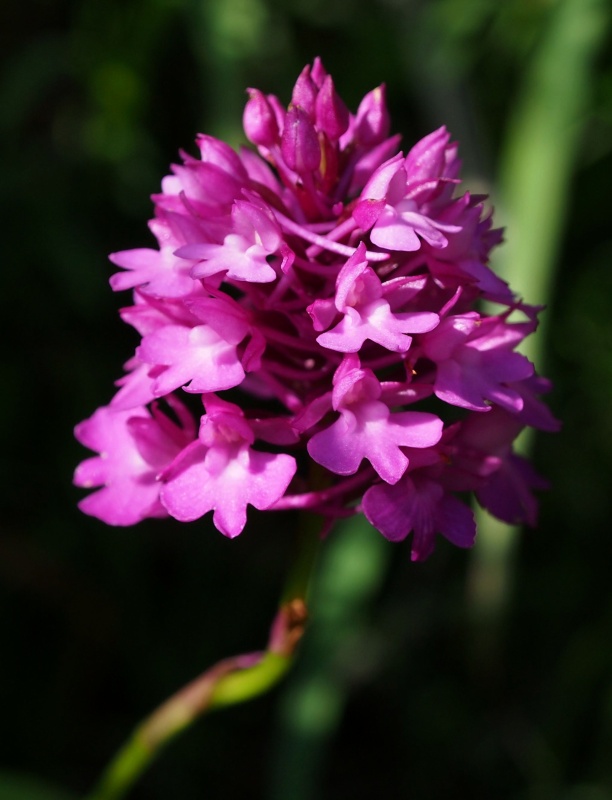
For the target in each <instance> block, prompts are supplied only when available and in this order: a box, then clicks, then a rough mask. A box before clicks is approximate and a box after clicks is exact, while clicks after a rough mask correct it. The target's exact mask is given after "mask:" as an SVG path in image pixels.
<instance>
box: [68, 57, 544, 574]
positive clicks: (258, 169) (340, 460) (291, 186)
mask: <svg viewBox="0 0 612 800" xmlns="http://www.w3.org/2000/svg"><path fill="white" fill-rule="evenodd" d="M243 123H244V130H245V134H246V137H247V139H248V140H249V141H250V142H251V145H252V146H251V147H245V148H244V149H242V150H241V151H240V152H236V151H234V150H233V149H232V148H230V147H229V146H228V145H227V144H225V143H223V142H221V141H219V140H217V139H215V138H213V137H211V136H199V137H198V139H197V146H198V150H199V154H198V156H197V157H194V156H191V155H187V154H183V155H182V161H181V163H180V164H177V165H175V166H173V167H172V172H171V175H169V176H168V177H166V178H164V180H163V182H162V189H161V192H160V193H159V194H156V195H155V196H154V197H153V202H154V206H155V213H154V219H153V220H152V221H151V223H150V230H151V232H152V234H153V236H154V237H155V240H156V246H155V247H151V248H139V249H134V250H128V251H123V252H119V253H114V254H113V255H112V256H111V261H112V262H113V263H114V264H115V265H116V266H118V267H119V268H120V270H121V271H119V272H118V273H116V274H115V275H114V276H113V277H112V278H111V286H112V288H113V289H115V290H125V289H132V290H133V293H134V298H133V304H132V305H131V306H129V307H127V308H125V309H124V310H123V311H122V318H123V319H124V320H125V321H126V322H127V323H128V324H130V325H131V326H133V327H134V328H135V329H136V331H137V332H138V334H139V335H140V336H141V342H140V344H139V346H138V347H137V348H136V351H135V353H134V354H133V356H132V357H131V359H130V360H129V361H128V363H127V368H126V374H125V375H124V376H123V377H121V378H120V379H119V381H118V386H119V389H118V391H117V393H116V394H115V396H114V398H113V399H112V400H111V401H110V403H109V404H108V405H107V406H104V407H103V408H100V409H98V410H97V411H96V412H95V413H94V414H93V416H92V417H90V418H89V419H88V420H86V421H84V422H82V423H80V425H78V426H77V428H76V437H77V439H78V440H79V441H80V442H81V443H82V444H83V445H84V446H86V447H88V448H89V449H90V450H92V451H94V453H97V455H94V456H93V457H90V458H88V459H87V460H85V461H84V462H83V463H82V464H81V465H80V466H79V467H78V468H77V470H76V473H75V479H74V480H75V483H76V484H77V485H78V486H81V487H85V488H89V489H93V490H94V491H93V493H91V494H89V495H88V496H87V497H85V499H83V500H82V501H81V503H80V507H81V509H82V510H83V511H84V512H85V513H87V514H91V515H93V516H96V517H98V518H100V519H101V520H103V521H104V522H106V523H108V524H111V525H132V524H134V523H136V522H138V521H140V520H142V519H145V518H147V517H160V516H165V515H170V516H172V517H174V518H176V519H178V520H181V521H190V520H195V519H198V518H200V517H203V516H204V515H206V514H209V513H211V514H212V520H213V523H214V525H215V526H216V527H217V529H218V530H219V531H220V532H221V533H222V534H224V535H225V536H228V537H234V536H237V535H238V534H240V533H241V532H242V530H243V528H244V526H245V524H246V521H247V509H248V506H253V507H254V508H256V509H259V510H265V511H267V512H272V511H278V510H283V509H309V510H312V511H316V512H318V513H320V514H322V515H323V516H324V517H326V518H328V520H329V521H330V522H331V521H333V520H334V519H335V518H337V517H343V516H346V515H348V514H352V513H359V512H363V513H364V514H365V515H366V517H367V518H368V520H369V521H370V522H371V523H372V525H373V526H374V527H375V528H377V529H378V530H379V531H380V532H381V533H382V534H383V535H384V536H386V537H387V538H388V539H390V540H391V541H398V540H402V539H405V538H406V537H407V536H408V535H409V534H411V533H412V558H413V559H415V560H421V559H424V558H426V557H427V556H428V555H429V554H430V553H431V552H432V550H433V547H434V542H435V537H436V535H437V534H441V535H443V536H444V537H445V538H447V539H448V540H450V541H451V542H453V543H454V544H456V545H458V546H459V547H469V546H470V545H472V543H473V541H474V536H475V533H476V530H475V521H474V516H473V514H472V512H471V510H470V508H469V502H467V500H468V496H469V495H470V494H473V495H474V496H475V497H476V498H477V500H478V501H479V502H480V503H481V504H482V505H483V506H485V507H486V508H488V509H489V510H490V511H491V512H492V513H493V514H494V515H496V516H497V517H499V518H500V519H502V520H504V521H506V522H511V523H517V522H526V523H529V524H534V523H535V519H536V501H535V499H534V497H533V495H532V490H533V489H534V488H540V487H541V485H542V480H541V479H540V478H539V477H538V476H537V475H535V473H534V471H533V469H532V468H531V467H530V465H529V464H528V463H527V462H526V461H525V460H524V459H522V458H519V457H518V456H517V455H516V454H515V453H514V452H513V448H512V445H513V442H514V440H515V439H516V437H517V436H518V434H519V433H520V432H521V430H522V429H523V428H524V427H525V426H534V427H537V428H541V429H543V430H548V431H553V430H556V429H557V427H558V423H557V422H556V420H555V419H554V418H553V417H552V415H551V414H550V412H549V411H548V409H547V408H546V406H545V404H544V403H543V402H542V400H541V399H540V395H542V394H543V393H545V392H546V391H548V389H549V388H550V387H549V384H548V382H547V381H546V380H544V379H543V378H540V377H538V376H537V375H536V373H535V371H534V367H533V365H532V364H531V363H530V362H529V361H528V359H527V358H526V357H525V356H523V355H521V354H520V353H519V352H517V347H518V346H519V345H520V343H521V341H522V340H523V339H524V338H525V337H526V336H527V335H529V334H530V333H532V332H533V331H534V329H535V327H536V319H537V314H538V311H539V309H536V308H533V307H530V306H527V305H526V304H524V303H523V302H522V301H520V300H519V299H518V298H516V297H515V296H514V294H513V293H512V291H511V289H510V288H509V287H508V286H507V285H506V284H505V283H504V282H503V281H502V280H501V279H500V278H499V277H498V276H496V275H495V274H494V273H493V272H492V271H491V269H490V267H489V263H488V259H489V254H490V251H491V249H492V248H493V247H494V246H495V245H497V244H498V243H499V242H500V241H501V231H500V230H499V229H495V228H494V227H493V225H492V220H491V215H490V213H489V211H487V210H486V208H485V204H484V199H483V198H482V197H475V196H472V195H470V193H469V192H462V191H461V188H460V179H459V171H460V162H459V160H458V156H457V145H456V143H454V142H452V140H451V136H450V134H449V133H448V131H447V130H446V129H445V128H444V127H442V128H439V129H438V130H436V131H434V132H433V133H431V134H429V135H428V136H426V137H425V138H423V139H422V140H421V141H419V142H417V143H416V144H415V145H414V146H413V147H412V148H410V149H408V150H407V152H405V151H400V150H399V138H398V137H397V136H394V135H390V132H389V114H388V111H387V106H386V102H385V90H384V87H383V86H381V87H378V88H377V89H374V90H373V91H371V92H370V93H369V94H367V95H366V96H365V97H364V99H363V100H362V102H361V103H360V105H359V107H358V109H357V111H356V113H351V112H350V111H349V110H348V109H347V107H346V105H345V104H344V103H343V101H342V99H341V98H340V97H339V95H338V93H337V92H336V89H335V87H334V83H333V80H332V78H331V76H330V75H329V74H327V72H326V71H325V69H324V67H323V65H322V63H321V62H320V60H318V59H317V60H315V62H314V64H313V65H312V67H310V66H307V67H306V68H305V69H304V70H303V71H302V73H301V75H300V76H299V78H298V80H297V82H296V84H295V87H294V90H293V94H292V98H291V102H290V104H289V106H288V108H285V107H283V105H282V103H281V102H280V100H279V99H278V98H277V97H275V96H273V95H265V94H264V93H263V92H261V91H259V90H257V89H249V90H248V100H247V102H246V107H245V110H244V118H243ZM482 301H488V307H490V304H495V308H497V309H498V313H496V314H485V313H484V312H483V311H482V310H481V309H482V305H483V304H482ZM228 392H231V394H230V395H229V396H228V394H227V393H228ZM243 401H244V403H243ZM313 468H314V470H315V471H317V472H318V474H317V479H316V481H313V482H312V483H311V479H312V474H313Z"/></svg>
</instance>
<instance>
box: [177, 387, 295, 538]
mask: <svg viewBox="0 0 612 800" xmlns="http://www.w3.org/2000/svg"><path fill="white" fill-rule="evenodd" d="M205 405H206V414H205V416H203V417H202V422H201V425H200V433H199V437H198V440H197V441H195V442H193V443H192V444H191V445H189V447H187V448H186V449H185V450H184V451H183V452H182V453H181V454H180V455H179V456H178V457H177V458H176V459H175V460H174V462H173V463H172V464H171V466H170V467H169V468H168V469H167V470H166V471H165V472H164V473H163V475H162V479H163V481H164V486H163V488H162V491H161V498H162V502H163V504H164V506H165V508H166V509H167V510H168V512H169V513H170V514H171V515H172V516H173V517H175V518H176V519H178V520H181V521H182V522H190V521H192V520H195V519H199V518H200V517H202V516H203V515H204V514H206V513H208V512H209V511H212V512H213V522H214V524H215V526H216V528H217V529H218V530H219V531H220V532H221V533H223V534H224V535H225V536H228V537H230V538H233V537H234V536H238V534H239V533H241V532H242V529H243V528H244V526H245V524H246V518H247V513H246V510H247V505H249V504H250V505H252V506H254V507H255V508H258V509H262V510H263V509H266V508H269V507H270V506H271V505H273V504H274V503H275V502H276V501H277V500H279V499H280V498H281V497H282V496H283V494H284V493H285V491H286V489H287V487H288V486H289V483H290V482H291V479H292V478H293V476H294V474H295V471H296V463H295V459H294V458H293V457H291V456H289V455H285V454H282V453H281V454H273V453H263V452H259V451H258V450H254V449H253V447H252V446H251V445H252V444H253V442H254V439H255V436H254V433H253V430H252V429H251V427H250V426H249V423H248V422H247V420H246V419H245V418H244V415H243V413H242V411H241V410H240V408H238V406H235V405H233V404H232V403H227V402H224V401H222V400H220V399H219V398H216V397H214V396H213V395H210V396H208V397H207V398H206V399H205Z"/></svg>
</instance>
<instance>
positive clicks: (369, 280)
mask: <svg viewBox="0 0 612 800" xmlns="http://www.w3.org/2000/svg"><path fill="white" fill-rule="evenodd" d="M365 252H366V250H365V245H364V244H363V242H361V244H360V245H359V247H358V248H357V250H356V251H355V254H354V255H352V256H351V257H350V258H349V260H348V261H347V262H346V264H345V265H344V267H342V269H341V270H340V274H339V275H338V279H337V281H336V296H335V298H334V302H333V305H332V303H331V301H330V300H316V301H315V302H314V303H313V304H312V305H311V306H309V307H308V309H307V311H308V313H309V314H310V316H311V317H312V320H313V326H314V329H315V330H317V331H320V330H324V329H325V328H327V327H329V325H330V324H331V322H332V321H333V320H334V318H335V317H337V313H338V312H339V313H341V314H343V317H342V319H341V320H340V321H339V322H338V323H337V324H336V325H335V326H334V327H333V328H331V330H329V331H327V332H326V333H322V334H321V335H320V336H317V342H318V343H319V344H320V345H322V346H323V347H328V348H329V349H330V350H337V351H339V352H341V353H357V352H359V350H360V349H361V346H362V345H363V343H364V342H365V341H366V339H369V340H370V341H372V342H376V343H377V344H380V345H382V347H385V348H387V350H392V351H394V352H396V353H405V352H406V351H407V350H408V348H409V347H410V343H411V341H412V339H411V337H410V336H407V334H408V333H423V332H425V331H430V330H432V329H433V328H435V327H436V325H437V324H438V322H439V319H440V318H439V317H438V315H437V314H432V313H429V312H426V311H416V312H400V313H394V312H392V311H391V307H390V305H389V301H388V300H387V299H386V298H385V297H384V285H383V284H382V283H381V281H380V279H379V278H378V276H377V275H376V273H375V272H374V270H373V269H372V268H371V267H370V266H368V262H367V260H366V258H365Z"/></svg>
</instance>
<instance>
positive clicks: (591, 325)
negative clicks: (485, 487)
mask: <svg viewBox="0 0 612 800" xmlns="http://www.w3.org/2000/svg"><path fill="white" fill-rule="evenodd" d="M609 17H610V9H609V5H608V3H607V2H605V0H556V2H555V0H537V1H536V2H534V0H507V2H504V3H498V2H497V1H496V0H431V2H426V1H425V0H314V1H313V0H209V1H208V2H207V1H206V0H199V1H198V0H131V2H125V1H124V0H122V1H121V2H120V0H72V2H70V0H54V2H50V0H30V2H29V3H18V2H16V0H9V1H8V2H7V3H4V4H3V7H2V10H0V44H1V47H0V52H1V53H2V70H1V73H0V137H1V139H0V141H1V147H0V158H1V159H2V169H1V175H2V188H3V190H2V198H1V201H0V202H2V222H3V234H2V246H1V251H0V252H1V253H2V276H3V279H2V291H1V292H0V295H1V297H2V303H3V308H2V314H1V316H0V325H1V326H2V339H1V341H0V348H1V353H2V361H1V363H2V373H3V384H2V386H3V389H2V392H1V393H0V404H1V406H0V408H1V411H0V426H2V449H1V451H0V458H1V462H0V463H1V465H2V483H1V486H2V515H1V517H0V608H1V613H0V709H1V715H2V734H1V746H0V800H66V798H75V797H78V796H79V795H82V794H83V793H84V792H85V791H86V790H87V789H88V788H89V787H90V786H91V785H92V783H93V782H94V781H95V779H96V777H97V776H98V774H99V773H100V771H101V770H102V768H103V767H104V765H105V764H106V763H107V762H108V760H109V759H110V757H111V756H112V755H113V753H114V752H115V751H116V749H117V748H118V747H119V746H120V745H121V743H122V742H123V741H124V739H125V738H126V736H127V735H128V734H129V732H130V731H131V729H132V728H133V726H134V725H135V724H136V723H137V721H138V720H139V719H141V718H142V717H143V716H144V715H145V714H147V713H148V712H149V711H150V710H152V709H153V708H154V707H155V706H156V705H157V704H158V703H160V702H161V701H162V700H163V699H164V698H165V697H167V696H168V695H170V694H171V693H172V692H174V691H175V690H176V689H178V688H179V687H180V686H182V685H183V684H185V683H186V682H187V681H189V680H190V679H191V678H193V677H194V676H195V675H197V674H198V673H199V672H201V671H202V670H203V669H205V668H206V667H208V666H210V665H211V664H213V663H214V662H215V661H217V660H218V659H220V658H223V657H224V656H227V655H232V654H235V653H240V652H246V651H249V650H253V649H258V648H260V647H262V646H263V645H264V643H265V641H266V639H267V632H268V626H269V623H270V620H271V619H272V617H273V615H274V612H275V608H276V604H277V601H278V597H279V594H280V592H281V589H282V586H283V582H284V577H285V575H286V572H287V569H288V565H289V564H290V560H291V555H292V545H293V542H292V531H293V529H294V527H295V520H294V519H293V518H292V517H291V516H290V515H289V514H270V515H268V516H266V515H265V514H260V515H257V514H252V516H251V517H250V523H249V525H248V527H247V529H246V530H245V532H244V533H243V534H242V535H241V536H240V537H239V538H238V539H237V540H234V541H229V540H225V539H224V538H223V537H222V536H221V535H220V534H219V533H218V532H217V531H215V530H214V529H213V528H212V525H211V524H210V522H209V521H208V520H204V521H203V522H202V521H200V522H198V523H193V524H189V525H180V524H179V523H176V522H174V521H172V520H168V521H157V522H147V523H142V524H141V525H139V526H137V527H135V528H132V529H111V528H107V527H105V526H104V525H103V524H102V523H100V522H98V521H97V520H93V519H89V518H87V517H85V516H83V515H82V514H80V513H79V512H78V510H77V509H76V503H77V501H78V499H79V497H80V496H81V493H80V492H79V491H77V490H76V489H74V488H73V487H72V485H71V478H72V471H73V469H74V466H75V465H76V464H77V463H78V461H79V460H81V459H82V458H84V457H85V455H86V452H85V450H84V449H83V448H81V447H80V446H79V445H78V444H77V443H76V442H75V441H74V439H73V434H72V428H73V426H74V425H75V424H76V423H77V422H79V421H80V420H82V419H84V418H85V417H87V416H89V415H90V414H91V413H92V412H93V410H94V409H95V408H96V407H97V406H98V405H100V404H103V403H106V402H107V401H108V400H109V398H110V396H111V394H112V391H113V390H112V382H113V381H114V380H115V379H116V378H117V377H118V376H119V375H120V374H121V365H122V363H123V362H124V361H125V360H126V359H127V358H128V357H129V356H130V355H131V353H132V351H133V348H134V346H135V344H136V337H135V334H134V333H133V331H131V330H130V329H128V328H127V326H125V325H123V324H122V323H121V322H120V320H119V318H118V316H117V313H116V312H117V309H118V308H120V307H121V306H122V305H126V304H128V302H129V296H128V294H127V293H126V294H122V295H113V293H112V292H111V291H110V289H109V286H108V277H109V275H110V274H111V273H112V271H113V267H112V265H111V264H110V263H109V262H108V261H107V259H106V254H107V253H108V252H111V251H117V250H122V249H127V248H132V247H143V246H150V245H151V243H152V238H151V237H150V234H149V232H148V230H147V228H146V220H147V219H148V218H149V216H150V215H151V213H152V204H151V202H150V200H149V196H150V195H151V194H152V193H153V192H156V191H157V190H158V189H159V184H160V180H161V178H162V177H163V176H164V175H165V174H167V172H168V168H169V164H170V163H171V162H173V161H176V160H177V158H178V150H179V148H184V149H185V150H187V151H188V152H192V153H193V152H195V148H194V146H193V140H194V137H195V134H196V133H197V132H199V131H202V132H206V133H210V134H213V135H215V136H218V137H220V138H223V139H225V140H227V141H229V142H230V143H231V144H232V145H235V146H237V145H239V144H241V143H243V142H244V138H243V135H242V133H241V115H242V108H243V106H244V102H245V99H246V94H245V89H246V87H248V86H254V87H258V88H260V89H262V90H263V91H264V92H273V93H275V94H277V95H278V96H279V97H280V98H281V99H282V100H283V101H284V102H288V100H289V97H290V92H291V87H292V85H293V83H294V81H295V78H296V77H297V75H298V73H299V72H300V70H301V69H302V67H303V66H304V64H306V63H307V62H311V61H312V59H313V57H314V56H315V55H320V56H321V57H322V59H323V62H324V64H325V67H326V68H327V70H328V71H329V72H331V73H332V75H333V76H334V79H335V84H336V87H337V89H338V91H339V92H340V94H341V95H342V96H343V98H344V99H345V100H346V102H347V105H348V106H349V107H350V108H351V110H355V109H356V107H357V104H358V102H359V100H360V98H361V97H362V96H363V95H364V94H365V93H366V92H367V91H369V90H370V89H372V88H374V87H375V86H377V85H378V84H380V83H381V82H385V83H386V85H387V90H388V100H389V106H390V110H391V115H392V120H393V130H394V131H399V132H401V133H402V134H403V143H404V148H405V149H407V148H409V147H410V146H411V144H412V143H413V142H414V141H415V140H416V139H417V138H419V137H421V136H423V135H425V134H426V133H428V132H429V131H431V130H433V129H434V128H436V127H437V126H439V125H441V124H446V125H447V126H448V128H449V129H450V130H451V132H452V134H453V136H454V137H455V138H457V139H458V140H459V141H460V144H461V147H460V154H461V155H462V157H463V161H464V171H463V176H464V178H465V182H466V186H467V188H471V189H473V190H474V191H477V192H481V191H484V192H487V193H489V194H490V195H491V197H492V200H493V202H494V204H495V205H496V208H497V211H496V213H497V222H498V224H505V225H506V226H507V232H506V239H507V242H508V244H507V245H505V246H504V247H503V248H502V250H501V251H500V254H499V257H498V262H497V265H498V266H499V268H500V270H502V271H503V274H504V275H505V276H506V277H508V278H509V280H510V281H511V284H512V286H513V288H515V289H516V290H517V291H519V292H520V293H521V294H523V295H524V296H525V298H526V300H527V301H529V302H537V303H544V304H546V305H547V311H546V312H545V313H544V315H543V318H544V322H543V325H542V328H541V331H540V334H539V335H540V338H539V339H538V343H537V345H536V346H537V350H535V351H533V352H532V353H531V355H532V357H534V358H535V359H536V361H537V364H538V367H539V369H540V371H541V372H543V373H544V374H546V375H548V376H549V377H551V378H552V379H553V380H554V382H555V390H554V392H553V394H552V395H551V396H550V404H551V406H552V408H553V410H554V412H555V414H556V416H558V417H559V418H561V419H562V420H563V430H562V432H561V433H560V434H557V435H550V434H544V435H542V436H541V437H539V438H537V440H535V441H534V442H533V443H531V446H532V447H533V457H534V459H535V462H536V464H537V467H538V470H539V471H540V472H541V473H542V474H544V475H545V476H547V478H549V479H550V482H551V490H550V491H549V492H548V493H545V494H544V495H543V496H542V498H541V512H540V524H539V527H538V529H537V530H536V531H523V532H521V531H515V532H512V533H511V535H510V536H509V535H508V532H506V531H503V530H499V529H497V528H493V527H491V526H488V527H486V525H487V524H486V523H483V525H485V533H484V534H483V536H482V537H481V539H480V540H479V542H478V544H477V547H476V548H475V550H474V551H473V552H469V553H466V552H461V551H455V550H453V548H452V547H451V545H449V544H448V543H446V542H445V541H443V540H442V539H440V540H439V543H438V546H437V549H436V552H435V553H434V555H433V556H432V557H431V559H430V560H429V561H427V562H426V563H424V564H419V565H414V564H411V563H410V561H409V545H408V544H403V545H391V544H389V543H387V542H386V541H385V540H384V539H383V538H382V537H381V536H380V535H379V534H377V533H375V532H374V531H373V530H372V529H370V528H369V527H368V526H367V525H365V524H364V523H363V522H357V523H356V524H353V525H348V526H345V527H343V528H342V530H341V531H339V532H338V534H337V535H333V536H331V537H330V538H329V539H328V541H327V542H326V543H325V547H324V550H323V557H322V560H321V564H320V571H319V574H318V579H317V582H316V586H315V595H314V601H313V605H314V610H313V621H312V623H311V626H310V628H309V631H308V633H307V636H306V640H305V642H304V647H303V650H302V653H301V658H300V661H299V663H298V665H297V667H296V669H295V670H294V672H293V674H292V675H291V676H290V678H289V679H288V680H287V681H286V682H285V683H284V684H283V685H282V686H280V687H279V688H278V689H276V690H275V691H274V692H272V693H271V694H270V695H268V696H266V697H264V698H261V699H258V700H256V701H254V702H253V703H251V704H249V705H245V706H243V707H237V708H233V709H229V710H227V711H224V712H223V713H215V714H213V715H211V716H210V717H208V718H206V719H204V720H202V721H201V722H200V723H198V724H197V725H196V726H195V728H193V729H192V730H190V731H188V732H187V733H186V734H185V735H184V736H183V737H182V738H181V739H180V740H178V741H176V742H174V743H173V744H172V745H171V747H170V748H169V749H168V750H167V751H166V752H164V753H163V754H162V756H161V758H160V759H159V761H157V762H156V764H155V765H154V767H153V769H152V770H151V771H150V772H149V773H148V774H147V775H146V776H145V777H144V779H143V780H142V782H141V783H140V784H139V785H138V786H137V787H136V789H135V790H134V791H133V794H132V795H131V796H133V797H134V799H135V800H138V799H139V798H140V799H141V800H147V799H148V800H162V799H167V798H180V800H192V798H193V800H196V799H197V798H200V797H210V798H217V797H218V798H221V797H222V798H243V797H249V798H252V800H258V799H259V798H262V800H263V798H266V800H268V799H270V800H326V798H332V797H334V798H335V797H340V798H344V797H346V798H352V799H353V798H354V799H355V800H361V799H362V798H363V800H365V798H371V797H382V796H389V797H414V798H418V800H430V798H431V800H435V799H436V798H439V797H451V798H460V797H464V796H465V797H467V796H470V797H471V798H472V800H490V798H501V799H503V800H505V799H506V798H508V799H510V798H512V800H549V799H550V800H552V799H553V798H554V800H557V799H559V800H607V799H609V800H612V760H611V759H610V752H611V751H612V646H611V644H610V642H612V593H611V592H610V579H609V572H610V563H611V562H612V539H611V537H610V510H611V508H610V505H611V504H610V486H611V484H612V416H611V415H610V402H611V400H610V398H611V397H612V315H611V314H610V303H611V301H612V269H611V261H612V238H611V234H610V225H609V217H610V210H609V209H610V203H609V186H610V181H611V179H612V60H611V52H612V51H611V49H610V24H609V23H610V19H609Z"/></svg>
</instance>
